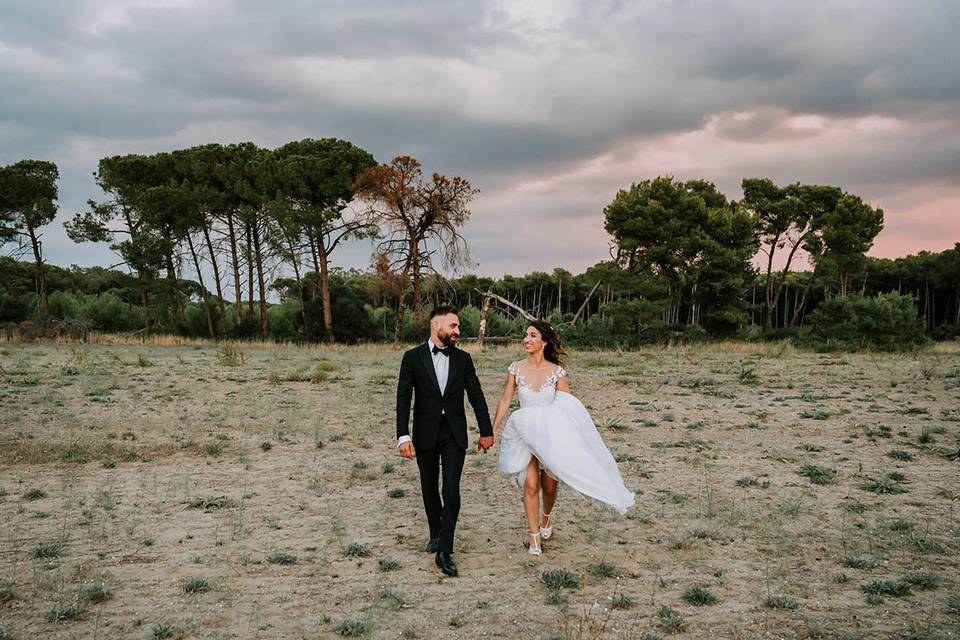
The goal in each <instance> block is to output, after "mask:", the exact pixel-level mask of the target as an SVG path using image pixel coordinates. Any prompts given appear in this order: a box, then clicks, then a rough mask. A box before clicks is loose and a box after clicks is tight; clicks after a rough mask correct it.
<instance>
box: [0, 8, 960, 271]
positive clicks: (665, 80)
mask: <svg viewBox="0 0 960 640" xmlns="http://www.w3.org/2000/svg"><path fill="white" fill-rule="evenodd" d="M956 24H960V3H957V2H953V1H952V0H941V1H933V0H920V1H918V2H912V3H903V2H900V1H894V0H857V1H853V0H849V1H839V0H815V1H812V2H806V3H797V2H788V1H785V0H784V1H773V2H763V3H758V2H750V1H733V0H727V1H721V2H711V3H703V2H693V1H692V0H689V1H688V0H645V1H644V0H641V1H637V2H619V1H593V2H586V1H584V2H526V3H510V2H446V1H436V2H417V3H398V2H346V1H341V2H307V1H305V0H303V1H293V2H277V3H262V2H254V1H252V0H237V1H233V2H230V1H226V0H208V1H202V2H201V1H198V2H188V1H182V0H155V1H148V0H118V1H115V2H107V1H92V0H91V1H83V0H76V1H45V2H28V1H16V0H0V95H2V96H3V98H2V100H0V162H2V163H4V164H5V163H7V162H13V161H16V160H18V159H20V158H24V157H43V158H47V159H50V160H53V161H55V162H57V164H58V165H59V166H60V168H61V172H62V174H63V179H62V182H61V206H62V208H63V217H66V216H67V215H68V214H69V213H70V212H71V211H75V210H78V209H80V208H82V207H83V203H84V202H85V201H86V200H87V199H88V198H90V197H97V196H98V195H99V194H98V190H97V188H96V186H95V184H94V182H93V180H92V178H91V175H90V174H91V172H92V171H94V170H95V169H96V162H97V159H98V158H99V157H102V156H105V155H110V154H113V153H124V152H134V151H140V152H152V151H156V150H159V149H165V148H172V147H182V146H189V145H192V144H200V143H204V142H211V141H218V142H232V141H238V140H247V139H250V140H253V141H255V142H257V143H258V144H262V145H265V146H275V145H279V144H282V143H284V142H286V141H288V140H291V139H295V138H299V137H308V136H309V137H324V136H335V137H340V138H345V139H349V140H351V141H353V142H355V143H357V144H359V145H361V146H363V147H365V148H367V149H369V150H370V151H371V152H373V153H374V155H375V156H376V157H377V158H378V159H379V160H381V161H385V160H387V159H389V157H391V156H392V155H395V154H398V153H405V154H409V155H413V156H415V157H417V158H418V159H419V160H421V161H422V162H423V164H424V167H425V168H426V169H427V170H438V171H441V172H444V173H448V174H460V175H463V176H465V177H467V178H469V179H470V180H471V181H472V182H473V183H474V184H475V186H478V187H479V188H480V189H481V192H482V195H481V198H480V199H479V200H478V202H477V207H476V208H475V213H474V219H473V220H472V221H471V225H473V228H474V229H475V231H476V237H477V246H476V247H475V249H474V255H475V257H476V258H477V259H478V260H479V262H480V265H481V266H480V269H479V270H480V271H481V272H494V271H497V272H502V271H504V270H511V269H512V270H514V271H521V270H524V269H527V268H533V267H535V266H536V267H538V268H548V267H552V266H568V268H570V267H571V266H573V265H566V264H563V265H561V264H559V260H558V259H560V258H561V257H565V256H569V255H580V256H587V257H589V260H598V259H602V258H603V257H604V256H605V255H606V250H605V246H604V242H603V241H602V233H600V234H598V235H597V238H599V240H598V241H597V246H595V247H591V248H590V249H588V250H586V251H579V252H576V251H573V250H571V249H570V248H569V247H567V246H566V245H564V246H563V247H560V246H558V245H553V246H551V244H550V243H549V242H532V243H530V244H532V245H533V248H532V249H531V250H530V251H531V252H532V253H530V255H527V256H524V257H518V256H517V251H518V247H520V246H522V245H523V240H522V237H519V236H518V235H517V233H518V232H516V231H513V232H511V231H509V230H508V229H505V228H504V225H503V224H502V223H503V222H506V221H509V220H514V221H515V220H516V219H517V217H518V216H520V217H522V218H523V219H524V220H530V221H531V223H532V224H530V225H523V228H532V229H537V228H539V226H540V225H539V224H538V223H548V222H550V221H556V220H558V219H559V220H572V219H577V218H578V217H581V218H582V217H587V216H593V217H595V219H596V226H597V227H602V213H601V211H602V206H603V203H604V202H609V199H610V198H612V196H613V193H614V190H611V186H612V185H610V184H608V182H609V180H603V179H597V180H595V182H594V183H593V184H594V186H593V187H592V188H591V186H590V184H588V183H584V184H582V185H581V186H580V187H579V190H578V191H577V192H576V193H567V192H564V193H562V194H558V195H557V199H555V200H553V201H551V200H550V199H549V197H540V196H538V197H537V198H535V199H533V200H528V201H526V202H520V201H517V202H515V204H514V205H511V204H510V203H511V200H510V198H507V197H505V196H504V195H503V194H505V193H507V192H509V190H510V189H511V188H512V187H513V186H515V185H517V184H518V183H524V182H535V181H537V180H549V179H550V178H551V177H552V176H557V175H563V174H564V173H565V172H575V171H576V170H577V168H578V167H582V166H583V165H584V164H585V163H589V162H591V161H592V160H593V159H595V158H597V157H601V156H605V155H606V156H612V157H619V156H623V155H626V156H629V155H630V154H629V149H630V144H631V141H640V143H642V141H648V142H649V141H657V140H659V141H662V143H663V145H665V146H669V144H670V142H671V140H672V139H673V138H672V137H676V136H683V135H684V134H686V133H689V132H695V131H699V130H702V129H703V128H704V127H706V126H707V125H708V123H711V122H712V123H713V126H714V128H715V135H716V136H717V137H718V138H719V139H722V140H731V141H739V142H741V143H743V144H747V145H765V144H772V143H776V144H780V145H783V144H785V143H789V142H790V141H791V140H793V141H797V143H798V144H800V143H802V141H803V139H804V137H805V136H807V135H808V134H807V133H805V132H804V131H802V130H797V129H796V128H795V127H792V125H790V122H791V117H792V116H795V115H798V114H810V115H816V116H822V117H824V118H833V119H855V118H864V117H887V118H891V119H896V121H897V122H899V123H901V124H902V128H901V130H899V131H898V132H896V133H895V134H889V135H884V136H881V137H880V139H878V140H877V141H874V142H871V141H870V140H869V139H859V142H858V146H857V147H856V148H840V149H836V148H834V149H828V148H824V150H823V154H822V155H820V156H818V155H817V154H811V153H807V154H805V155H797V156H794V155H793V154H789V153H786V154H783V155H782V156H780V157H777V158H773V159H770V158H765V159H764V161H763V162H762V163H760V162H758V161H757V159H756V158H755V157H753V156H751V155H749V154H747V155H745V156H742V157H740V156H732V157H729V158H725V159H722V160H718V161H717V162H718V163H719V164H716V165H714V166H709V167H700V166H699V165H698V164H697V163H696V162H692V164H691V166H693V167H696V168H700V169H702V170H703V172H704V177H706V178H708V179H714V178H715V179H716V180H717V182H718V184H720V185H721V186H723V187H725V188H726V187H727V185H728V183H730V184H731V187H730V188H732V189H735V188H736V186H735V181H734V178H733V176H740V177H743V176H749V175H771V177H780V176H783V178H784V180H785V181H786V180H791V181H792V180H808V179H816V180H818V181H821V182H831V183H837V184H844V185H847V184H851V185H856V186H858V187H863V188H866V189H873V188H875V189H876V193H877V194H878V195H882V194H883V193H884V189H887V190H889V189H890V188H892V186H891V185H898V184H902V185H915V184H923V183H926V182H931V181H940V182H945V181H949V180H950V179H951V178H956V177H957V176H956V173H957V167H958V166H960V164H958V163H960V128H958V127H957V126H956V125H954V124H951V123H952V122H956V121H958V116H960V113H958V111H960V109H958V104H960V96H958V93H960V48H958V47H956V46H954V45H953V40H954V38H953V35H954V34H953V31H954V29H955V25H956ZM737 112H752V113H753V116H752V117H751V118H748V119H741V120H737V119H736V118H731V117H729V116H728V115H724V114H731V113H737ZM718 114H720V115H718ZM668 170H669V168H664V170H663V172H664V173H666V172H668ZM645 177H650V176H649V175H635V176H633V179H642V178H645ZM629 181H630V179H627V181H626V183H625V184H621V185H620V186H626V185H627V184H629ZM591 189H592V191H591ZM728 195H731V196H735V195H736V194H735V193H732V192H731V193H728ZM865 195H867V196H870V195H871V194H865ZM487 197H489V198H490V200H488V201H485V200H484V198H487ZM490 201H495V202H496V210H495V211H493V210H491V211H489V212H488V211H487V210H485V209H484V206H485V205H484V203H485V202H490ZM511 206H512V207H513V208H512V209H511ZM484 216H486V220H487V222H486V223H484V221H483V218H484ZM498 229H499V230H500V231H499V233H500V234H501V236H500V237H499V238H498V237H497V233H498ZM507 233H512V235H511V236H510V238H509V239H508V238H506V237H505V235H503V234H507ZM49 236H50V238H49V240H50V241H49V242H48V245H47V248H48V255H49V257H50V259H51V261H53V262H70V261H71V258H72V256H78V255H80V254H78V253H77V251H76V248H71V244H70V243H69V241H68V240H66V239H65V237H63V234H62V233H60V232H57V231H53V230H51V231H50V232H49ZM467 236H468V238H469V237H470V229H469V228H468V229H467ZM102 253H103V255H104V256H106V254H107V252H106V250H105V249H104V250H103V252H102ZM368 253H369V248H355V249H354V250H351V252H348V254H350V255H349V256H348V255H347V254H344V255H345V257H347V258H348V260H353V261H356V262H357V264H349V265H347V266H360V265H361V264H365V261H366V258H365V255H364V254H368ZM88 257H89V252H85V253H84V254H83V258H84V259H88ZM583 259H584V260H586V258H583ZM589 260H587V262H589ZM100 262H101V264H106V263H108V262H109V258H106V257H105V258H104V259H103V260H101V261H100ZM555 262H557V263H558V264H554V263H555ZM585 263H586V262H585ZM585 263H584V264H585ZM584 264H578V265H575V266H576V268H582V266H584ZM493 265H496V266H495V267H493ZM510 265H514V267H511V266H510Z"/></svg>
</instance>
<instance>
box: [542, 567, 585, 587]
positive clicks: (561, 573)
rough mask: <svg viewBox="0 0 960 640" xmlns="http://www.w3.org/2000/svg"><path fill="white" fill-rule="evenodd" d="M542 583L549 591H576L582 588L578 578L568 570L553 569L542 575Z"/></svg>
mask: <svg viewBox="0 0 960 640" xmlns="http://www.w3.org/2000/svg"><path fill="white" fill-rule="evenodd" d="M540 582H541V584H543V586H545V587H547V588H548V589H576V588H578V587H579V586H580V581H579V580H577V576H576V575H574V574H573V573H572V572H570V571H567V570H566V569H551V570H549V571H544V572H543V573H541V574H540Z"/></svg>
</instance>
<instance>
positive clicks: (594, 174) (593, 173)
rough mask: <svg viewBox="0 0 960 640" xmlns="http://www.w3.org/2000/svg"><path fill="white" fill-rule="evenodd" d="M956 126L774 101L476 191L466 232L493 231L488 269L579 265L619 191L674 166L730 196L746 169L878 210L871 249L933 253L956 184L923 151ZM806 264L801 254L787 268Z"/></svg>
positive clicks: (947, 232)
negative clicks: (841, 192) (823, 188)
mask: <svg viewBox="0 0 960 640" xmlns="http://www.w3.org/2000/svg"><path fill="white" fill-rule="evenodd" d="M956 135H957V134H956V131H955V126H954V125H953V124H952V123H951V122H948V121H944V120H937V119H931V120H929V121H924V122H919V123H918V122H912V121H910V122H908V121H905V120H900V119H897V118H893V117H889V116H879V115H868V116H863V117H855V118H831V117H827V116H823V115H817V114H794V113H789V112H787V111H785V110H783V109H775V108H764V109H757V110H753V111H744V112H724V113H717V114H712V115H710V116H708V117H707V118H705V120H704V123H703V126H702V127H701V128H699V129H696V130H691V131H686V132H682V133H675V134H667V135H660V136H655V137H645V138H638V139H632V140H623V141H622V142H620V143H619V144H618V145H617V146H616V147H614V148H611V149H608V150H607V151H606V152H605V153H603V154H600V155H597V156H595V157H593V158H591V159H589V160H587V161H584V162H581V163H579V164H576V165H573V166H570V167H569V168H568V169H567V170H566V171H561V172H557V173H552V174H543V175H535V176H528V177H525V178H523V179H521V180H517V181H516V182H514V183H513V184H510V185H508V186H506V187H504V188H501V189H498V190H496V191H495V192H493V193H484V194H482V195H481V197H480V198H478V200H477V201H476V203H475V206H474V212H475V217H474V222H472V223H471V233H477V232H479V233H480V234H481V235H482V234H484V232H488V233H489V234H490V236H491V239H492V237H493V236H497V237H498V238H499V239H498V240H497V241H496V242H493V243H491V245H490V246H485V247H478V251H477V252H476V255H477V257H478V259H479V260H480V262H481V265H480V270H481V271H482V272H484V273H487V272H490V273H494V272H496V273H499V272H502V271H511V272H517V271H518V267H521V268H537V269H544V270H549V269H551V268H552V267H554V266H560V265H563V266H565V267H566V268H569V269H571V270H574V271H576V270H582V269H583V268H585V267H586V266H589V265H591V264H593V263H595V262H597V261H598V260H602V259H606V258H607V257H608V252H607V247H608V237H607V235H606V233H605V232H604V231H603V208H604V207H605V206H606V205H607V204H608V203H609V202H610V201H611V200H612V199H613V197H614V195H615V194H616V192H617V190H618V189H621V188H627V187H629V186H630V184H631V183H632V182H634V181H640V180H644V179H647V178H652V177H655V176H657V175H666V174H671V175H674V176H675V177H676V178H678V179H690V178H705V179H708V180H711V181H713V182H714V183H716V184H717V186H718V188H720V190H721V191H723V192H724V193H726V194H727V196H728V197H730V198H733V199H736V198H739V197H741V195H742V194H741V192H740V181H741V179H742V178H744V177H754V176H761V177H770V178H771V179H773V180H774V181H777V182H779V183H781V184H787V183H790V182H797V181H799V182H804V183H818V184H835V185H838V186H840V187H841V188H843V189H845V190H847V191H849V192H852V193H855V194H856V195H859V196H861V197H862V198H864V200H866V201H867V202H870V203H871V204H873V205H874V206H879V207H881V208H883V210H884V213H885V228H884V230H883V231H882V232H881V233H880V235H879V236H878V237H877V239H876V242H875V245H874V247H873V249H872V250H871V251H870V252H869V255H872V256H876V257H885V258H894V257H898V256H903V255H907V254H910V253H916V252H917V251H920V250H923V249H926V250H930V251H941V250H944V249H948V248H951V247H953V245H954V243H955V242H957V241H960V187H958V186H954V185H953V184H950V183H947V182H946V181H945V180H943V179H942V177H941V176H936V175H931V176H929V177H925V176H923V175H922V169H923V165H922V161H923V157H922V154H923V149H924V148H926V147H927V146H929V147H933V146H934V145H935V143H936V141H937V140H938V139H942V138H943V137H944V136H956ZM898 149H899V150H902V149H909V150H913V151H914V152H917V153H919V154H920V155H919V159H918V160H916V161H912V160H910V156H909V153H910V152H901V153H907V155H906V156H901V157H898V156H897V155H896V154H897V150H898ZM504 228H509V229H510V234H509V235H508V237H507V238H506V239H504V238H503V236H502V235H499V234H498V233H497V231H498V230H502V229H504ZM546 229H548V230H549V232H545V230H546ZM510 246H515V247H516V253H515V254H514V255H513V256H510V258H509V259H506V256H503V258H498V259H497V260H496V264H497V267H500V268H494V269H491V268H490V267H492V266H493V265H492V264H491V263H490V262H489V261H488V260H484V254H486V253H487V252H488V251H491V252H495V253H497V254H500V253H501V250H503V249H504V248H505V247H510ZM491 257H492V256H491ZM758 258H762V256H758ZM564 259H565V260H566V261H565V260H564ZM761 262H763V260H758V264H759V263H761ZM805 263H806V259H805V258H804V257H802V256H800V257H799V259H797V260H795V262H794V265H795V268H804V266H805ZM510 265H515V266H510ZM528 265H534V266H532V267H529V266H528Z"/></svg>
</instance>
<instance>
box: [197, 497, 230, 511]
mask: <svg viewBox="0 0 960 640" xmlns="http://www.w3.org/2000/svg"><path fill="white" fill-rule="evenodd" d="M235 506H237V503H236V502H234V501H233V500H232V499H231V498H228V497H227V496H202V497H199V498H193V499H191V500H188V501H187V508H189V509H203V510H205V511H213V510H214V509H229V508H231V507H235Z"/></svg>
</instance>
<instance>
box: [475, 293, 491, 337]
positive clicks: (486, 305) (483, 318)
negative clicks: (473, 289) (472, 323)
mask: <svg viewBox="0 0 960 640" xmlns="http://www.w3.org/2000/svg"><path fill="white" fill-rule="evenodd" d="M491 293H492V290H491V289H488V290H487V295H485V296H484V297H483V308H482V309H480V330H479V331H478V332H477V344H479V345H480V348H481V349H482V348H483V339H484V338H485V337H486V335H487V314H488V313H489V312H490V300H491V299H492V296H491V295H490V294H491Z"/></svg>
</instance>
